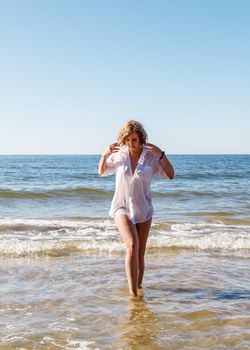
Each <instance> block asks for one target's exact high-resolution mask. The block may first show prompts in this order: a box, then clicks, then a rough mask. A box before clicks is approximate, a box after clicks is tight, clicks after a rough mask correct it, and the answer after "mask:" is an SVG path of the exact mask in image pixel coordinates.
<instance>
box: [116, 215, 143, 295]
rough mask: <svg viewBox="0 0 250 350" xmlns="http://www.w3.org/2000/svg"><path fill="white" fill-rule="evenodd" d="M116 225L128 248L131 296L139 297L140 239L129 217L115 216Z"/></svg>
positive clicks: (127, 264)
mask: <svg viewBox="0 0 250 350" xmlns="http://www.w3.org/2000/svg"><path fill="white" fill-rule="evenodd" d="M115 223H116V225H117V228H118V230H119V232H120V233H121V236H122V238H123V241H124V243H125V247H126V258H125V270H126V275H127V280H128V286H129V291H130V294H132V295H134V296H136V295H137V285H138V248H139V247H138V237H137V231H136V226H135V225H133V224H132V223H131V221H130V220H129V218H128V216H127V215H123V214H117V215H115Z"/></svg>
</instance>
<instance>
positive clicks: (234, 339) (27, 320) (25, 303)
mask: <svg viewBox="0 0 250 350" xmlns="http://www.w3.org/2000/svg"><path fill="white" fill-rule="evenodd" d="M247 259H249V255H247V254H245V255H244V256H241V255H240V254H237V253H224V254H222V253H221V252H219V253H215V252H195V251H192V252H191V251H190V252H187V251H179V250H177V251H175V250H173V251H169V252H168V253H165V254H161V255H160V256H159V254H153V253H151V254H148V255H147V270H146V275H145V283H144V288H143V292H142V293H143V296H142V295H141V296H140V297H138V298H135V299H130V298H129V297H128V290H127V285H126V280H125V273H124V270H123V256H122V255H120V254H114V255H108V254H101V255H100V254H99V255H92V254H90V255H79V254H73V255H70V256H68V257H65V256H64V257H60V258H49V257H41V258H35V259H34V258H18V259H16V258H15V259H8V260H7V261H6V260H5V259H1V276H2V277H1V286H2V288H1V292H0V300H1V301H2V302H1V309H0V312H1V326H0V337H1V339H2V344H1V345H2V349H21V348H23V349H44V348H46V349H59V348H65V349H72V348H79V349H194V350H195V349H199V350H200V349H229V348H230V349H241V350H243V349H249V341H250V338H249V326H250V319H249V314H250V303H249V299H250V283H249V267H248V264H247Z"/></svg>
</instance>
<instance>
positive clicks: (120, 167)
mask: <svg viewBox="0 0 250 350" xmlns="http://www.w3.org/2000/svg"><path fill="white" fill-rule="evenodd" d="M106 164H107V169H106V172H105V174H104V175H112V174H115V175H116V188H115V194H114V197H113V200H112V203H111V208H110V211H109V215H110V216H111V217H114V216H115V213H116V211H117V210H118V209H121V208H125V209H126V210H127V211H128V212H129V216H130V219H131V222H132V223H133V224H137V223H140V222H144V221H147V220H148V219H150V218H151V217H152V216H153V213H154V210H153V206H152V198H151V190H150V184H151V181H152V178H153V176H158V177H160V178H166V177H167V175H166V174H165V172H164V170H163V167H162V165H161V161H160V160H159V158H158V157H155V156H154V155H153V154H151V153H148V152H147V150H146V149H145V148H143V151H142V153H141V156H140V159H139V161H138V164H137V167H136V169H135V171H134V174H133V175H132V168H131V162H130V157H129V151H128V148H127V146H123V147H121V149H120V150H119V151H118V152H117V153H113V154H111V155H110V156H109V157H108V158H107V161H106Z"/></svg>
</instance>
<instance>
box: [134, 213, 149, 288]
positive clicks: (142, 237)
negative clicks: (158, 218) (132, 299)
mask: <svg viewBox="0 0 250 350" xmlns="http://www.w3.org/2000/svg"><path fill="white" fill-rule="evenodd" d="M151 222H152V218H151V219H149V220H147V221H145V222H142V223H139V224H136V229H137V234H138V241H139V250H138V262H139V266H138V268H139V271H138V287H139V288H141V287H142V279H143V275H144V270H145V263H144V255H145V250H146V244H147V239H148V234H149V230H150V227H151Z"/></svg>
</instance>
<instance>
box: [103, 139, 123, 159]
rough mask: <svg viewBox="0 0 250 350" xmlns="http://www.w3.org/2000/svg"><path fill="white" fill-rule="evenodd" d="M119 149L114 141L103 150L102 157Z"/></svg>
mask: <svg viewBox="0 0 250 350" xmlns="http://www.w3.org/2000/svg"><path fill="white" fill-rule="evenodd" d="M119 150H120V145H119V144H118V143H117V142H115V143H112V145H110V146H109V147H108V148H107V149H106V150H105V151H104V152H103V154H102V155H103V157H108V156H110V154H112V153H116V152H118V151H119Z"/></svg>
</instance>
